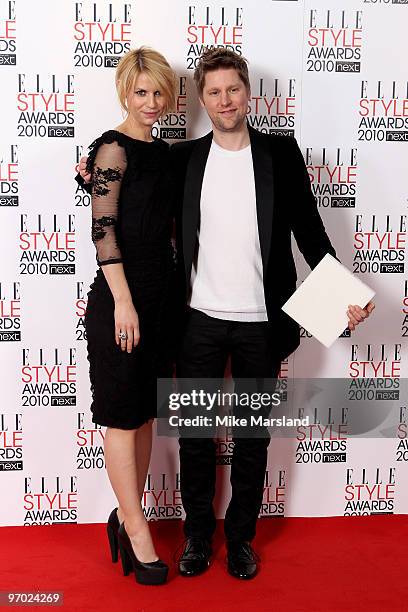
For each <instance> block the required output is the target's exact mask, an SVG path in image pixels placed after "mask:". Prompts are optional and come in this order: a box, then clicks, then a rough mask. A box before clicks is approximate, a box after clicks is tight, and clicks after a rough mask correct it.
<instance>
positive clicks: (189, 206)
mask: <svg viewBox="0 0 408 612" xmlns="http://www.w3.org/2000/svg"><path fill="white" fill-rule="evenodd" d="M211 142H212V132H209V133H208V134H207V135H206V136H204V137H203V138H200V139H199V140H198V141H197V143H196V144H195V146H194V148H193V150H192V152H191V155H190V159H189V161H188V165H187V171H186V178H185V183H184V196H183V215H182V227H183V234H182V235H183V254H184V268H185V274H186V282H187V288H189V286H190V276H191V267H192V264H193V257H194V251H195V247H196V242H197V229H198V227H199V223H200V200H201V188H202V184H203V178H204V171H205V166H206V164H207V158H208V154H209V152H210V147H211ZM187 290H188V289H187Z"/></svg>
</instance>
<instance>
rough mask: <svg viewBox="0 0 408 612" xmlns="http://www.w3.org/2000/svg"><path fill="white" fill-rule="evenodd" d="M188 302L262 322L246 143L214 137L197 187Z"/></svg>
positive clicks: (228, 316)
mask: <svg viewBox="0 0 408 612" xmlns="http://www.w3.org/2000/svg"><path fill="white" fill-rule="evenodd" d="M200 211H201V222H200V229H199V232H198V243H199V248H198V255H197V261H196V262H194V263H193V269H192V274H191V289H192V291H191V298H190V306H191V308H195V309H196V310H201V311H202V312H205V313H206V314H208V315H209V316H212V317H216V318H219V319H226V320H231V321H267V320H268V317H267V313H266V307H265V295H264V287H263V267H262V258H261V250H260V244H259V234H258V220H257V212H256V195H255V179H254V169H253V162H252V152H251V146H250V145H248V146H247V147H245V148H244V149H241V150H239V151H229V150H227V149H223V148H222V147H220V146H219V145H217V144H216V143H215V142H214V140H213V142H212V145H211V149H210V152H209V155H208V160H207V165H206V167H205V173H204V178H203V184H202V190H201V202H200Z"/></svg>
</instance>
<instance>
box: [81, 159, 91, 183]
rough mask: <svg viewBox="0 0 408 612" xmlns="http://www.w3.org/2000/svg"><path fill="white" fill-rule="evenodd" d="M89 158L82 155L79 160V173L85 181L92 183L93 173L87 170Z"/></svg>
mask: <svg viewBox="0 0 408 612" xmlns="http://www.w3.org/2000/svg"><path fill="white" fill-rule="evenodd" d="M87 159H88V158H87V157H81V159H80V161H79V167H78V171H79V174H80V175H81V176H82V178H83V179H84V181H85V183H90V182H91V181H92V174H90V173H89V172H87V171H86V162H87Z"/></svg>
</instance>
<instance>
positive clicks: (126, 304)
mask: <svg viewBox="0 0 408 612" xmlns="http://www.w3.org/2000/svg"><path fill="white" fill-rule="evenodd" d="M121 332H122V334H123V333H125V334H127V338H126V340H125V339H123V340H122V339H121V338H120V337H119V334H120V333H121ZM115 341H116V344H117V345H118V346H120V348H121V349H122V351H127V352H128V353H131V352H132V349H133V348H134V347H136V346H137V345H138V344H139V341H140V331H139V317H138V315H137V312H136V309H135V307H134V306H133V302H132V301H131V300H129V301H128V300H126V301H118V302H115Z"/></svg>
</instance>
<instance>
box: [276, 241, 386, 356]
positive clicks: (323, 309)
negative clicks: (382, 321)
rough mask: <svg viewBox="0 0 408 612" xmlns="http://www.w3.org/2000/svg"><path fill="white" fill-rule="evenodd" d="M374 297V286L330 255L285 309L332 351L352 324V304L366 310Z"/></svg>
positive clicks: (325, 257)
mask: <svg viewBox="0 0 408 612" xmlns="http://www.w3.org/2000/svg"><path fill="white" fill-rule="evenodd" d="M374 295H375V292H374V291H373V290H372V289H370V287H367V285H365V284H364V283H363V282H362V281H361V280H360V279H359V278H357V277H355V276H354V275H353V274H352V272H350V270H348V269H347V268H345V267H344V266H343V265H342V264H341V263H339V262H338V261H337V259H335V258H334V257H332V256H331V255H329V254H328V253H327V254H326V255H325V256H324V257H323V259H322V260H321V261H320V263H319V264H318V265H317V266H316V267H315V268H314V270H312V272H311V273H310V274H309V276H308V277H307V278H306V279H305V280H304V281H303V283H302V284H301V285H300V287H298V289H297V290H296V291H295V293H294V294H293V295H292V296H291V297H290V298H289V299H288V301H287V302H286V303H285V304H284V305H283V306H282V310H283V311H284V312H286V314H288V315H289V316H290V317H292V319H294V320H295V321H296V322H297V323H299V325H301V326H302V327H304V328H305V329H306V331H308V332H309V333H311V334H312V335H313V336H314V337H315V338H316V339H317V340H319V342H321V343H322V344H324V346H326V347H327V348H329V347H330V346H331V345H332V344H333V342H334V341H335V340H336V339H337V338H338V337H339V336H340V335H341V334H342V333H343V331H344V330H345V329H346V327H347V325H348V317H347V308H348V305H349V304H357V305H358V306H361V308H364V307H365V306H366V305H367V304H368V302H369V301H370V300H371V299H372V297H373V296H374Z"/></svg>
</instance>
